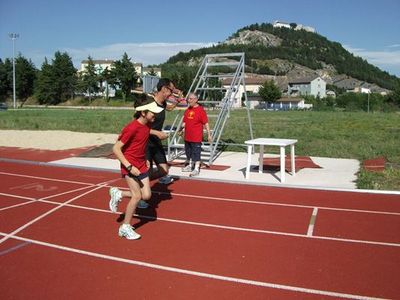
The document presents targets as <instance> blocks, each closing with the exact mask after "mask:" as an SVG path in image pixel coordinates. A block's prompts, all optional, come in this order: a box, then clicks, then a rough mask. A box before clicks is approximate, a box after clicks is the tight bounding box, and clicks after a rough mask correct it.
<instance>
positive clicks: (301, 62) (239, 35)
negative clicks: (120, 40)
mask: <svg viewBox="0 0 400 300" xmlns="http://www.w3.org/2000/svg"><path fill="white" fill-rule="evenodd" d="M225 52H245V59H246V69H247V70H248V71H249V70H250V71H251V72H252V73H257V74H269V75H280V76H286V77H287V78H288V80H291V79H296V78H297V77H304V76H308V75H314V74H317V75H319V76H321V77H322V78H324V80H325V81H326V82H327V83H328V84H333V85H336V86H338V87H341V88H346V86H344V82H346V83H348V84H349V86H350V87H351V86H355V85H364V86H365V85H367V86H368V87H370V88H371V89H372V91H373V92H380V91H384V90H394V88H395V86H396V85H398V84H400V79H399V78H397V77H396V76H393V75H390V74H389V73H387V72H386V71H382V70H380V69H379V68H378V67H376V66H374V65H371V64H369V63H368V62H367V61H366V60H364V59H362V58H360V57H356V56H354V55H353V54H351V53H350V52H348V51H347V50H346V49H344V48H343V47H342V45H341V44H340V43H337V42H332V41H329V40H328V39H327V38H325V37H323V36H322V35H320V34H318V33H313V32H308V31H306V30H293V29H288V28H274V27H273V25H272V24H269V23H262V24H252V25H250V26H246V27H243V28H241V29H239V30H238V31H237V32H236V33H234V34H233V35H232V36H230V37H229V38H227V39H226V40H225V41H224V42H221V43H219V44H217V45H214V46H212V47H208V48H201V49H197V50H192V51H190V52H186V53H183V52H180V53H178V54H177V55H175V56H172V57H170V58H169V60H168V61H167V63H166V64H177V65H189V66H190V65H196V64H198V63H199V62H200V61H201V59H202V58H203V56H204V55H205V54H211V53H225ZM339 83H340V84H339Z"/></svg>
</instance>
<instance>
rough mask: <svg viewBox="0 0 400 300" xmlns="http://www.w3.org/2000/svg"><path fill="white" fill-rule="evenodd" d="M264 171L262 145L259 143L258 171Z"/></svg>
mask: <svg viewBox="0 0 400 300" xmlns="http://www.w3.org/2000/svg"><path fill="white" fill-rule="evenodd" d="M263 171H264V145H260V156H259V158H258V173H262V172H263Z"/></svg>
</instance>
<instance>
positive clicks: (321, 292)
mask: <svg viewBox="0 0 400 300" xmlns="http://www.w3.org/2000/svg"><path fill="white" fill-rule="evenodd" d="M0 234H1V235H4V234H3V233H0ZM12 238H14V239H17V240H21V241H26V242H30V243H34V244H37V245H41V246H46V247H50V248H55V249H59V250H63V251H68V252H73V253H78V254H81V255H87V256H91V257H96V258H102V259H106V260H111V261H117V262H122V263H126V264H130V265H136V266H141V267H146V268H150V269H156V270H162V271H167V272H173V273H179V274H185V275H190V276H196V277H202V278H208V279H214V280H221V281H228V282H235V283H241V284H247V285H254V286H260V287H266V288H272V289H279V290H286V291H292V292H299V293H306V294H315V295H323V296H330V297H339V298H345V299H362V300H364V299H365V300H367V299H381V298H374V297H370V296H363V295H355V294H346V293H339V292H332V291H325V290H317V289H309V288H303V287H298V286H291V285H285V284H276V283H270V282H264V281H255V280H249V279H242V278H237V277H230V276H222V275H217V274H212V273H205V272H198V271H192V270H188V269H181V268H176V267H170V266H164V265H159V264H152V263H148V262H144V261H138V260H133V259H127V258H121V257H117V256H111V255H106V254H100V253H96V252H91V251H86V250H81V249H76V248H71V247H66V246H61V245H56V244H51V243H47V242H42V241H38V240H33V239H28V238H23V237H18V236H13V237H12Z"/></svg>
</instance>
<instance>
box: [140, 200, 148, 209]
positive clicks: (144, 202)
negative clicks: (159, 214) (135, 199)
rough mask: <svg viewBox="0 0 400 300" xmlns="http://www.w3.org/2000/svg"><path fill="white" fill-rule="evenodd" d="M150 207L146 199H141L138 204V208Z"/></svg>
mask: <svg viewBox="0 0 400 300" xmlns="http://www.w3.org/2000/svg"><path fill="white" fill-rule="evenodd" d="M148 207H149V203H148V202H146V201H144V200H140V201H139V203H138V205H137V208H141V209H146V208H148Z"/></svg>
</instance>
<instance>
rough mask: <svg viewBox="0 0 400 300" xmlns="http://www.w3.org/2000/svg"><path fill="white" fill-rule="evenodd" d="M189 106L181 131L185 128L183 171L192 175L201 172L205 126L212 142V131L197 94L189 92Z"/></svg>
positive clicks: (209, 140)
mask: <svg viewBox="0 0 400 300" xmlns="http://www.w3.org/2000/svg"><path fill="white" fill-rule="evenodd" d="M188 102H189V107H188V109H187V110H186V111H185V114H184V116H183V123H182V127H181V129H180V131H181V132H182V130H183V129H184V130H185V137H184V140H185V153H186V162H185V167H184V168H183V169H182V172H191V173H190V176H197V175H199V173H200V163H201V161H200V155H201V143H202V141H203V127H205V128H206V130H207V135H208V142H209V143H210V142H211V140H212V138H211V132H210V126H209V125H208V117H207V114H206V112H205V110H204V108H203V107H202V106H201V105H200V104H199V103H198V98H197V96H196V94H194V93H191V94H189V98H188Z"/></svg>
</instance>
